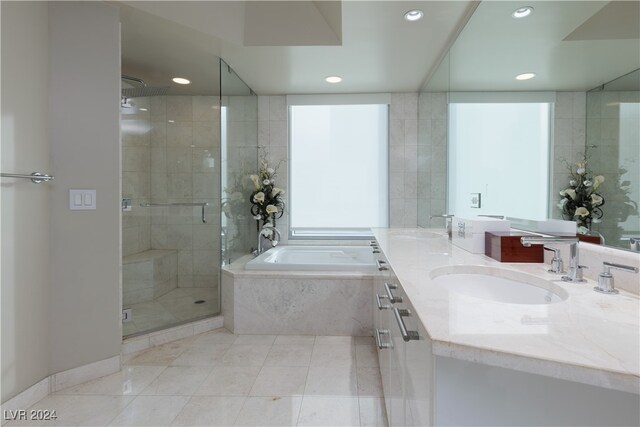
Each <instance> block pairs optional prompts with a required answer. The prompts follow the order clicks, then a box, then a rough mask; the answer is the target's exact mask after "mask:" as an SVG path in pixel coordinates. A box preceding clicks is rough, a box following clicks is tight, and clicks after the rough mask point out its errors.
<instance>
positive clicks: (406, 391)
mask: <svg viewBox="0 0 640 427" xmlns="http://www.w3.org/2000/svg"><path fill="white" fill-rule="evenodd" d="M387 268H388V269H387V270H383V271H381V274H380V275H379V276H378V278H377V279H376V285H375V287H374V290H375V294H374V303H375V310H374V311H375V315H374V316H375V317H374V325H375V331H374V333H375V334H376V344H377V347H378V360H379V364H380V374H381V377H382V387H383V391H384V397H385V407H386V412H387V419H388V421H389V426H428V425H433V422H432V420H433V416H432V412H433V411H432V408H433V405H432V398H431V397H432V389H433V374H432V373H433V360H432V359H433V355H432V353H431V342H430V340H429V338H428V335H427V332H426V330H425V329H424V327H423V326H422V324H421V322H420V321H419V320H418V319H417V317H416V316H415V311H414V310H413V307H412V306H411V304H410V303H409V301H408V298H407V296H406V294H405V292H404V289H403V288H402V286H401V285H400V283H399V282H398V279H397V277H396V276H395V274H394V273H393V270H392V269H391V267H390V266H387ZM396 310H400V311H399V313H403V315H402V316H401V319H402V321H403V322H404V325H405V327H406V329H407V330H409V331H413V332H417V335H415V338H417V339H412V340H410V341H405V340H404V338H403V333H402V331H401V327H400V323H399V321H398V315H396Z"/></svg>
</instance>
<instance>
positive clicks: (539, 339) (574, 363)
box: [374, 229, 640, 394]
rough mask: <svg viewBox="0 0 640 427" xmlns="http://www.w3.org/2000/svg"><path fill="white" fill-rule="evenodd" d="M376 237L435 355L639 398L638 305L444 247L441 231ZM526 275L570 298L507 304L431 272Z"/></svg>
mask: <svg viewBox="0 0 640 427" xmlns="http://www.w3.org/2000/svg"><path fill="white" fill-rule="evenodd" d="M374 234H375V237H376V239H377V241H378V243H379V244H380V248H381V249H382V251H383V252H384V255H385V257H386V258H387V260H388V261H389V263H390V265H391V267H392V268H393V270H394V272H395V273H396V275H397V277H398V280H399V281H400V283H401V284H402V287H403V288H404V290H405V292H406V294H407V297H408V298H409V300H410V302H411V304H412V305H413V307H414V309H415V311H416V315H417V316H418V318H419V319H420V321H421V322H422V324H423V325H424V327H425V329H426V330H427V332H428V334H429V336H430V338H431V340H432V341H433V352H434V354H436V355H439V356H445V357H452V358H456V359H461V360H467V361H472V362H478V363H484V364H487V365H491V366H499V367H504V368H509V369H514V370H518V371H522V372H528V373H534V374H540V375H545V376H550V377H554V378H561V379H566V380H570V381H576V382H581V383H585V384H590V385H595V386H600V387H606V388H610V389H615V390H620V391H625V392H630V393H635V394H640V326H639V318H640V300H639V299H638V296H636V295H634V294H631V293H628V292H626V291H620V294H617V295H603V294H600V293H597V292H594V291H593V287H594V286H595V285H596V283H595V282H594V281H593V280H588V281H587V282H586V283H579V284H576V283H565V282H562V281H560V278H559V275H557V274H553V273H549V272H548V271H547V269H548V266H547V265H546V264H542V263H541V264H523V263H501V262H498V261H495V260H494V259H492V258H489V257H487V256H484V255H476V254H472V253H470V252H467V251H465V250H463V249H461V248H459V247H457V246H454V245H452V244H451V243H450V241H449V240H448V238H447V235H446V233H444V231H443V230H425V229H375V230H374ZM454 265H467V266H469V265H472V266H481V268H482V267H484V268H500V269H502V270H512V271H519V272H524V273H527V274H529V275H533V276H536V277H537V278H539V279H544V280H547V281H549V282H553V285H556V286H559V287H560V288H562V289H564V290H565V291H566V292H567V293H568V298H567V299H566V300H565V301H562V302H559V303H555V304H545V305H542V304H541V305H524V304H508V303H500V302H494V301H489V300H485V299H480V298H474V297H471V296H466V295H463V294H459V293H455V292H452V291H449V290H448V289H447V288H446V287H445V286H441V285H438V284H436V283H433V281H432V279H431V278H430V274H431V273H432V272H433V271H434V270H435V269H437V268H440V267H443V266H454Z"/></svg>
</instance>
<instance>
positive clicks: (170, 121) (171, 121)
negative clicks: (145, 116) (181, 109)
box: [167, 120, 176, 123]
mask: <svg viewBox="0 0 640 427" xmlns="http://www.w3.org/2000/svg"><path fill="white" fill-rule="evenodd" d="M167 121H168V122H169V123H175V122H176V121H175V120H167Z"/></svg>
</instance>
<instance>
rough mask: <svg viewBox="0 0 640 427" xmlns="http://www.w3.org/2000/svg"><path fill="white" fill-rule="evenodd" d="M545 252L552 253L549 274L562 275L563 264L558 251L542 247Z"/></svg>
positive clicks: (545, 246)
mask: <svg viewBox="0 0 640 427" xmlns="http://www.w3.org/2000/svg"><path fill="white" fill-rule="evenodd" d="M542 248H543V249H544V250H545V251H549V252H553V258H552V259H551V268H550V269H549V272H550V273H564V264H563V262H562V258H560V249H556V248H551V247H549V246H547V245H544V246H542Z"/></svg>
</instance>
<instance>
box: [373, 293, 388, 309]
mask: <svg viewBox="0 0 640 427" xmlns="http://www.w3.org/2000/svg"><path fill="white" fill-rule="evenodd" d="M382 298H389V297H388V296H386V295H380V294H376V304H378V310H387V309H390V308H391V306H390V305H388V304H382V301H380V300H381V299H382Z"/></svg>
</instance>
